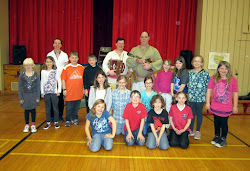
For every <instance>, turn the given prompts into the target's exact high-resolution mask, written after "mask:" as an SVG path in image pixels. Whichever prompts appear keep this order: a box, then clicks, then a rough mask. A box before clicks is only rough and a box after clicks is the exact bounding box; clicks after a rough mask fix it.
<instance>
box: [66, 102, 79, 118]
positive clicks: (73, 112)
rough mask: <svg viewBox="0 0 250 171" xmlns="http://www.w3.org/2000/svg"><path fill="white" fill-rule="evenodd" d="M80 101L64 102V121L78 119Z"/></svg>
mask: <svg viewBox="0 0 250 171" xmlns="http://www.w3.org/2000/svg"><path fill="white" fill-rule="evenodd" d="M80 103H81V100H76V101H66V121H71V119H72V120H75V119H78V115H77V112H78V109H79V106H80Z"/></svg>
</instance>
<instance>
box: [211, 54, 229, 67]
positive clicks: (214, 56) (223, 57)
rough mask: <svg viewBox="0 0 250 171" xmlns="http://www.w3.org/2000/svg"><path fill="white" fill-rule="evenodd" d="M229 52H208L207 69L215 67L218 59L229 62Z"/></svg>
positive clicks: (218, 61)
mask: <svg viewBox="0 0 250 171" xmlns="http://www.w3.org/2000/svg"><path fill="white" fill-rule="evenodd" d="M229 57H230V53H222V52H209V62H208V69H217V66H218V64H219V63H220V61H227V62H229Z"/></svg>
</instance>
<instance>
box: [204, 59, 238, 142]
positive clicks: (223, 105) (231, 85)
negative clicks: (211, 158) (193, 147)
mask: <svg viewBox="0 0 250 171" xmlns="http://www.w3.org/2000/svg"><path fill="white" fill-rule="evenodd" d="M211 96H212V100H210V97H211ZM232 99H233V100H232ZM210 102H211V104H210ZM206 108H207V109H208V110H209V111H210V112H211V113H213V115H214V129H215V137H214V139H213V140H212V141H211V144H213V145H215V146H216V147H224V146H226V145H227V142H226V137H227V133H228V123H227V122H228V117H229V116H230V115H231V114H233V113H238V84H237V80H236V78H234V77H232V72H231V67H230V64H229V63H228V62H226V61H221V62H220V63H219V65H218V67H217V72H216V73H215V74H214V76H212V77H211V78H210V80H209V83H208V87H207V97H206ZM220 128H222V131H220Z"/></svg>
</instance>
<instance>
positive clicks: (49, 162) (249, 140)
mask: <svg viewBox="0 0 250 171" xmlns="http://www.w3.org/2000/svg"><path fill="white" fill-rule="evenodd" d="M36 111H37V117H36V120H37V121H36V125H37V127H38V131H37V132H36V133H23V132H22V130H23V127H24V112H23V109H22V108H21V107H19V102H18V97H17V95H1V96H0V156H2V157H1V160H0V170H157V171H158V170H168V169H171V170H217V169H220V170H249V168H250V148H249V144H250V136H249V132H250V127H249V125H250V115H238V116H237V115H233V116H230V118H229V131H230V133H229V134H228V137H227V142H228V146H227V147H224V148H217V147H214V146H213V145H211V144H210V141H211V140H212V138H213V136H214V133H213V132H214V128H213V122H212V119H213V117H212V116H211V115H208V116H204V118H203V124H202V128H201V133H202V137H201V140H194V139H193V138H192V137H190V138H189V139H190V146H189V148H188V149H185V150H183V149H180V148H171V147H170V148H169V149H168V150H166V151H163V150H159V149H155V150H149V149H147V148H146V146H144V147H138V146H133V147H128V146H126V145H125V144H124V141H123V136H122V135H119V136H116V137H115V139H114V146H113V149H112V151H106V150H104V149H103V148H102V149H101V150H100V151H99V152H97V153H92V152H91V151H90V150H89V148H88V147H87V145H86V135H85V132H84V123H85V116H86V111H85V109H80V110H79V112H78V115H79V121H80V125H77V126H76V125H71V126H70V127H69V128H66V127H65V126H64V123H60V125H61V128H60V129H58V130H56V129H54V127H53V126H52V127H50V128H49V129H48V130H44V129H43V127H44V123H45V107H44V101H43V100H42V101H41V103H40V107H38V108H37V109H36ZM239 111H240V112H242V111H243V109H242V106H240V107H239ZM248 113H249V110H248Z"/></svg>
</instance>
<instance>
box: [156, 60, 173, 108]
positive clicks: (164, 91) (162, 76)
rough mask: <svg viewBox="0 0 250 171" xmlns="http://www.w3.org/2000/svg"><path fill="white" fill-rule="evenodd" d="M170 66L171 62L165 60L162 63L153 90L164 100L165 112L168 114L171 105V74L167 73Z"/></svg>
mask: <svg viewBox="0 0 250 171" xmlns="http://www.w3.org/2000/svg"><path fill="white" fill-rule="evenodd" d="M171 65H172V61H171V60H169V59H165V60H164V62H163V70H162V71H160V72H159V73H158V74H157V77H156V81H155V90H156V91H157V92H158V93H159V94H160V95H161V96H162V97H163V98H164V100H165V102H166V110H167V112H169V110H170V107H171V104H172V96H171V80H172V77H173V73H172V72H171V71H169V69H170V67H171Z"/></svg>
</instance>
